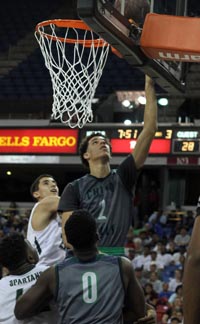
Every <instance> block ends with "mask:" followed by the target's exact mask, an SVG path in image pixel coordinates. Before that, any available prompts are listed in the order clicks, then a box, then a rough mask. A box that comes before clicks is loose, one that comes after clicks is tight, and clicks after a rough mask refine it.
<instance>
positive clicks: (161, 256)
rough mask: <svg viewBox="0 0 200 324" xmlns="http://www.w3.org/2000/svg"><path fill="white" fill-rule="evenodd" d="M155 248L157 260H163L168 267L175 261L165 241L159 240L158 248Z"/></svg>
mask: <svg viewBox="0 0 200 324" xmlns="http://www.w3.org/2000/svg"><path fill="white" fill-rule="evenodd" d="M154 250H155V251H156V250H157V254H158V256H157V260H158V261H159V262H161V263H162V264H163V265H164V267H167V266H169V265H170V264H171V263H173V257H172V255H171V254H169V253H167V251H166V245H165V243H163V242H159V243H158V244H157V249H154Z"/></svg>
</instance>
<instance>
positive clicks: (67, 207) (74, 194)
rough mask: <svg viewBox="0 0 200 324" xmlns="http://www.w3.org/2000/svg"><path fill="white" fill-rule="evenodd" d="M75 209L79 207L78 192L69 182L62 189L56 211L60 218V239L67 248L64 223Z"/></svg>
mask: <svg viewBox="0 0 200 324" xmlns="http://www.w3.org/2000/svg"><path fill="white" fill-rule="evenodd" d="M76 209H79V192H78V190H76V189H75V187H74V186H73V185H72V184H71V183H69V184H68V185H67V186H66V187H65V189H64V190H63V192H62V195H61V197H60V201H59V205H58V212H59V214H60V216H61V219H62V239H63V242H64V244H65V246H66V247H69V248H71V246H69V245H68V243H67V239H66V236H65V223H66V221H67V220H68V218H69V217H70V215H71V214H72V212H73V211H74V210H76Z"/></svg>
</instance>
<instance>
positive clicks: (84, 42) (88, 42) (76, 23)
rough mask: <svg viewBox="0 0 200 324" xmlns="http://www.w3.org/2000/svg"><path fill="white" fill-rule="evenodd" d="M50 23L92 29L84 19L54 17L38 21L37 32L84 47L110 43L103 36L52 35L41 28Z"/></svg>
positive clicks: (65, 26)
mask: <svg viewBox="0 0 200 324" xmlns="http://www.w3.org/2000/svg"><path fill="white" fill-rule="evenodd" d="M50 25H55V26H57V27H63V28H76V29H82V30H91V28H90V27H89V26H87V25H86V24H85V23H84V21H82V20H68V19H52V20H46V21H42V22H40V23H38V24H37V25H36V27H35V30H36V32H37V33H39V34H40V35H41V36H43V37H47V38H49V39H52V40H54V41H57V40H60V41H61V42H63V43H69V44H75V43H78V44H81V45H83V46H84V47H91V46H92V45H94V47H99V46H100V47H102V46H105V45H106V46H108V45H109V44H108V43H107V42H105V41H104V40H103V39H101V38H97V39H91V40H90V39H76V38H64V37H58V36H52V35H50V34H48V33H46V32H44V31H42V30H40V28H41V27H46V26H50Z"/></svg>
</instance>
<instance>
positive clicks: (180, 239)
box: [174, 227, 190, 248]
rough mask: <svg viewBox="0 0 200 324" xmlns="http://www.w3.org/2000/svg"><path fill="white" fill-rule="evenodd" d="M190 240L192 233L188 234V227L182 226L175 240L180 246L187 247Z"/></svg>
mask: <svg viewBox="0 0 200 324" xmlns="http://www.w3.org/2000/svg"><path fill="white" fill-rule="evenodd" d="M189 241H190V235H189V234H188V232H187V229H186V228H185V227H182V228H181V229H180V233H179V234H177V235H176V236H175V238H174V242H175V244H176V245H177V246H178V247H179V248H180V247H187V245H188V243H189Z"/></svg>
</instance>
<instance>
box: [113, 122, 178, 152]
mask: <svg viewBox="0 0 200 324" xmlns="http://www.w3.org/2000/svg"><path fill="white" fill-rule="evenodd" d="M141 131H142V127H140V128H133V129H130V128H128V129H123V128H119V129H116V130H114V131H112V132H111V137H110V141H111V145H112V153H113V154H117V153H122V154H123V153H126V154H128V153H130V152H131V151H132V150H133V149H134V147H135V145H136V142H137V138H138V136H139V134H140V132H141ZM171 138H172V130H171V129H163V130H159V131H157V132H156V134H155V138H154V139H153V141H152V143H151V146H150V149H149V154H156V155H157V154H160V155H168V154H170V152H171Z"/></svg>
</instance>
